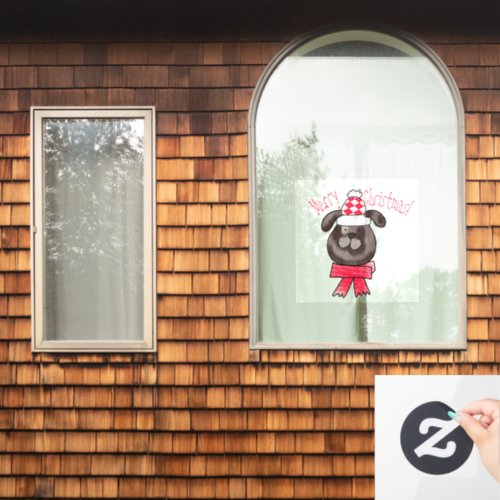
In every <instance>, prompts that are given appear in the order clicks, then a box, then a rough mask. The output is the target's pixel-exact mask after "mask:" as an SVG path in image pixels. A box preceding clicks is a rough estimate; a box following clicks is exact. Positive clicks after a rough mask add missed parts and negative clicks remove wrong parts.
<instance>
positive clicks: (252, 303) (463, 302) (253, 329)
mask: <svg viewBox="0 0 500 500" xmlns="http://www.w3.org/2000/svg"><path fill="white" fill-rule="evenodd" d="M352 30H356V31H365V30H366V31H371V32H374V33H379V34H382V35H388V36H392V37H394V38H397V39H399V40H401V41H403V42H406V43H407V44H409V45H410V46H411V47H413V48H414V49H416V50H418V51H420V52H421V53H422V54H423V55H424V56H425V57H427V58H428V60H429V61H430V62H431V63H432V64H433V65H434V67H435V68H436V69H437V70H438V71H439V73H440V74H441V76H442V77H443V80H444V82H445V83H446V85H447V87H448V89H449V90H450V93H451V96H452V99H453V103H454V106H455V111H456V118H457V182H458V186H459V187H460V190H459V193H458V207H459V213H458V214H457V218H458V244H459V247H460V249H459V259H458V290H459V303H458V310H459V311H460V317H459V324H458V328H459V340H458V342H456V343H453V344H434V343H432V344H419V345H418V346H410V345H407V344H397V343H394V344H375V343H373V344H363V343H359V344H358V345H354V344H349V345H345V344H342V343H336V342H332V343H331V344H328V345H325V344H324V343H321V344H315V343H307V344H297V343H285V342H283V343H281V342H280V343H271V342H260V341H259V340H258V331H257V328H258V314H259V311H258V292H259V284H258V266H259V262H258V239H257V238H258V237H257V232H258V226H257V224H258V220H257V197H256V166H257V165H256V121H257V112H258V108H259V103H260V100H261V97H262V95H263V92H264V90H265V87H266V85H267V83H268V81H269V79H270V78H271V76H272V75H273V73H274V71H275V70H276V69H277V68H278V66H279V65H280V64H281V63H282V62H283V61H284V60H285V59H286V58H287V57H288V56H289V55H290V54H291V53H293V52H294V51H295V50H296V49H298V48H299V47H301V46H303V45H305V44H307V43H308V42H311V41H312V40H314V39H317V38H320V37H322V36H325V35H328V34H333V33H338V32H342V31H352ZM465 163H466V160H465V111H464V106H463V102H462V98H461V95H460V90H459V88H458V86H457V84H456V82H455V80H454V78H453V76H452V75H451V73H450V71H449V69H448V67H447V65H446V64H445V63H444V61H443V60H442V59H441V58H440V57H439V56H438V55H437V54H436V52H434V51H433V50H432V49H431V48H430V47H429V46H428V45H426V44H425V43H424V42H422V41H421V40H419V39H418V38H416V37H414V36H413V35H411V34H409V33H406V32H404V31H401V30H398V29H394V28H387V27H381V26H372V25H355V26H352V25H350V26H338V25H333V26H332V25H328V26H324V27H322V28H318V29H315V30H312V31H310V32H308V33H306V34H304V35H302V36H299V37H298V38H296V39H294V40H293V41H292V42H290V43H289V44H287V45H286V46H285V47H283V48H282V49H281V50H280V51H279V52H278V53H277V54H276V55H275V56H274V57H273V59H272V60H271V61H270V62H269V64H268V66H267V67H266V69H265V70H264V72H263V73H262V75H261V76H260V78H259V80H258V82H257V84H256V86H255V89H254V93H253V95H252V99H251V102H250V107H249V116H248V172H249V269H250V272H249V274H250V299H249V316H250V334H249V347H250V349H257V350H258V349H271V350H273V349H274V350H279V349H281V350H290V349H293V350H307V349H314V350H317V349H348V350H352V349H355V350H384V349H385V350H391V349H392V350H394V349H398V350H450V349H456V350H464V349H467V292H466V286H467V285H466V279H467V272H466V205H465V201H466V196H465Z"/></svg>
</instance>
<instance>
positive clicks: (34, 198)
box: [30, 106, 156, 352]
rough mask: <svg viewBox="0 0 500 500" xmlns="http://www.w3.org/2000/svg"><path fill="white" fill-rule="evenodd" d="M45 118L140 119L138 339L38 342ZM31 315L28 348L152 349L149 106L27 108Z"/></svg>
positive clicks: (153, 182)
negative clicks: (141, 234)
mask: <svg viewBox="0 0 500 500" xmlns="http://www.w3.org/2000/svg"><path fill="white" fill-rule="evenodd" d="M45 118H143V119H144V124H145V127H144V158H145V165H144V330H143V333H144V340H142V341H137V340H136V341H125V340H117V341H99V340H89V341H83V340H82V341H69V340H44V339H43V324H44V316H43V315H44V307H45V306H44V293H43V277H44V275H45V259H44V250H43V249H44V235H43V233H44V231H43V227H44V224H43V222H44V221H43V218H44V210H43V189H44V186H43V175H42V174H41V172H42V170H41V165H42V148H41V147H40V145H41V143H42V132H43V131H42V120H43V119H45ZM30 121H31V131H32V133H31V231H30V232H31V298H32V300H31V317H32V322H31V323H32V327H31V329H32V350H33V352H155V351H156V258H155V255H156V254H155V250H156V189H155V185H156V175H155V172H156V150H155V108H154V106H131V107H113V106H106V107H39V106H36V107H32V108H31V117H30Z"/></svg>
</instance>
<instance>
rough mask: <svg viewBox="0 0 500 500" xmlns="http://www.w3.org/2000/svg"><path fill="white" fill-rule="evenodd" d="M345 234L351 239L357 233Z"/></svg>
mask: <svg viewBox="0 0 500 500" xmlns="http://www.w3.org/2000/svg"><path fill="white" fill-rule="evenodd" d="M347 236H349V238H350V239H351V240H352V239H353V238H355V237H356V236H357V233H347Z"/></svg>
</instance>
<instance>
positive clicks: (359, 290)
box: [330, 261, 375, 297]
mask: <svg viewBox="0 0 500 500" xmlns="http://www.w3.org/2000/svg"><path fill="white" fill-rule="evenodd" d="M374 272H375V262H373V261H371V262H368V264H365V265H363V266H341V265H340V264H335V263H333V264H332V270H331V271H330V278H342V279H341V280H340V283H339V284H338V285H337V288H336V289H335V291H334V292H333V295H334V296H335V295H338V296H339V297H345V296H346V295H347V293H348V292H349V288H351V284H352V282H353V281H354V295H355V296H356V297H357V296H358V295H370V290H369V288H368V285H367V284H366V280H371V279H372V274H373V273H374Z"/></svg>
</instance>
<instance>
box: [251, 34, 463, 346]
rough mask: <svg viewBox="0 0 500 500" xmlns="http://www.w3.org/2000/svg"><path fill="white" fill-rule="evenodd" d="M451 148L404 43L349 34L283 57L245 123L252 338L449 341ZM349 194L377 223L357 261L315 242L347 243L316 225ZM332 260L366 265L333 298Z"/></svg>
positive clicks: (436, 86)
mask: <svg viewBox="0 0 500 500" xmlns="http://www.w3.org/2000/svg"><path fill="white" fill-rule="evenodd" d="M458 144H459V139H458V125H457V113H456V109H455V104H454V100H453V97H452V94H451V91H450V89H449V87H448V85H447V83H446V82H445V80H444V78H443V76H442V75H441V74H440V73H439V71H438V70H437V68H436V67H435V66H434V64H433V63H432V62H431V61H430V60H429V59H428V58H427V57H426V56H425V55H424V54H422V53H420V52H419V51H417V50H416V49H415V48H414V47H412V46H410V45H409V44H407V43H406V42H404V41H401V40H398V39H395V38H393V37H390V36H386V35H383V34H379V33H373V32H367V31H347V32H340V33H334V34H330V35H326V36H323V37H320V38H317V39H315V40H313V41H311V42H308V43H306V44H305V45H303V46H301V47H299V48H298V49H296V50H295V52H293V53H291V54H290V55H289V56H288V57H286V58H285V59H284V60H283V61H282V62H281V63H280V64H279V66H278V67H277V68H276V69H275V71H274V72H273V74H272V75H271V76H270V78H269V80H268V82H267V83H266V87H265V89H264V91H263V93H262V95H261V99H260V102H259V107H258V111H257V115H256V146H257V151H256V168H257V172H256V176H257V180H256V185H257V217H258V235H257V238H258V263H259V266H258V287H259V290H258V301H259V302H258V310H259V324H258V325H257V329H258V332H259V336H260V337H259V339H258V340H259V341H262V342H284V343H294V342H295V343H310V342H316V343H321V342H330V343H343V342H367V341H369V342H382V343H384V342H387V343H399V344H423V343H431V342H436V343H447V344H450V343H456V342H458V334H459V332H458V323H459V311H458V265H459V255H460V248H459V244H458V238H459V223H460V221H458V219H459V217H458V214H459V212H460V210H461V208H460V207H461V205H460V207H459V205H458V197H459V192H460V190H461V189H462V186H459V185H458V176H459V174H458V167H457V158H458V147H459V146H458ZM352 190H356V191H359V197H360V198H361V200H362V203H363V206H364V208H363V210H377V211H378V212H380V213H381V214H382V215H383V217H384V218H385V220H386V225H385V227H379V226H378V225H377V224H376V223H375V220H374V219H370V218H365V222H364V223H363V224H362V228H363V229H362V230H363V232H364V233H372V234H373V238H374V239H373V241H374V243H373V245H374V246H375V252H374V254H373V256H372V260H368V261H363V262H361V261H356V260H355V259H354V260H351V261H350V262H341V259H340V260H339V259H338V258H336V259H335V260H333V258H332V256H331V255H330V253H329V251H328V247H327V245H330V243H332V241H333V242H334V243H336V244H338V245H341V244H342V245H343V244H344V243H345V244H346V245H350V244H351V243H350V240H349V239H345V240H342V241H340V238H336V239H334V240H332V241H330V240H329V237H330V234H331V233H332V231H334V230H335V228H336V227H338V226H339V225H340V224H339V223H337V224H336V225H335V226H332V227H330V228H329V229H328V230H325V231H324V230H323V229H322V221H323V219H324V217H325V216H326V215H327V214H329V213H331V212H334V211H336V210H337V211H343V210H344V208H345V204H346V202H348V200H350V199H351V198H352V197H350V196H349V193H350V192H351V191H352ZM339 221H340V220H339ZM457 221H458V222H457ZM351 222H352V220H351ZM461 222H463V221H461ZM346 225H347V224H346ZM346 234H347V233H346ZM349 234H352V235H354V232H352V231H350V232H349ZM370 237H371V236H370ZM345 238H349V237H348V236H345ZM353 238H354V236H353ZM329 241H330V243H329ZM355 244H356V245H364V244H365V240H364V236H363V238H360V239H359V241H358V242H356V243H355ZM350 248H353V247H350ZM353 252H354V250H353ZM335 264H336V265H337V266H338V265H351V266H367V265H369V266H371V265H372V264H373V266H374V270H369V269H366V267H365V268H363V269H361V271H362V272H366V273H369V277H365V278H363V283H361V284H360V283H359V282H358V287H356V286H355V285H356V283H355V282H354V281H353V280H351V282H350V286H349V288H348V289H347V290H348V293H347V294H346V296H345V297H341V296H338V295H335V296H333V295H332V294H333V292H334V291H335V290H337V288H336V287H337V286H338V285H340V283H341V282H343V285H342V286H344V287H346V286H347V284H348V281H349V279H350V277H349V276H347V277H346V280H345V281H343V277H342V276H340V275H339V274H338V273H339V272H340V273H342V272H354V271H352V270H345V269H340V268H338V267H336V268H333V266H334V265H335ZM358 271H359V269H358ZM358 271H356V272H358ZM331 275H332V277H331ZM365 285H366V287H367V289H368V290H367V291H369V292H370V293H369V294H366V295H359V296H357V297H356V296H355V291H358V292H360V291H362V290H363V289H364V287H365ZM337 291H338V290H337Z"/></svg>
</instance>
